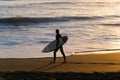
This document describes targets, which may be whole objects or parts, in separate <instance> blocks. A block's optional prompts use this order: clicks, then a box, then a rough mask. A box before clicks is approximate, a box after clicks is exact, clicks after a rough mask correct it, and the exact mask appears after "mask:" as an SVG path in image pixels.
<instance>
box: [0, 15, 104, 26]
mask: <svg viewBox="0 0 120 80" xmlns="http://www.w3.org/2000/svg"><path fill="white" fill-rule="evenodd" d="M100 18H103V17H98V16H93V17H86V16H85V17H78V16H77V17H74V16H73V17H42V18H34V17H11V18H0V23H4V24H13V25H14V24H17V23H20V24H26V23H51V22H67V21H75V20H95V19H100Z"/></svg>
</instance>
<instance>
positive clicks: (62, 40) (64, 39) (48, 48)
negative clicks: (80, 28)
mask: <svg viewBox="0 0 120 80" xmlns="http://www.w3.org/2000/svg"><path fill="white" fill-rule="evenodd" d="M67 40H68V36H62V37H61V38H60V39H59V45H58V47H60V46H61V45H64V44H65V43H66V42H67ZM56 43H57V41H56V40H54V41H52V42H50V43H49V44H48V45H47V46H46V47H45V48H44V49H43V50H42V52H43V53H47V52H51V51H54V50H55V49H56Z"/></svg>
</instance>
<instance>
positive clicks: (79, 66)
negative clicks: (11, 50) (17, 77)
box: [0, 52, 120, 73]
mask: <svg viewBox="0 0 120 80" xmlns="http://www.w3.org/2000/svg"><path fill="white" fill-rule="evenodd" d="M51 61H52V58H37V59H35V58H29V59H0V71H2V72H6V71H10V72H14V71H33V72H35V71H40V72H86V73H92V72H119V71H120V53H119V52H116V53H115V52H112V53H110V54H85V55H71V56H67V63H64V64H63V63H62V62H63V58H57V61H56V63H54V64H53V63H51Z"/></svg>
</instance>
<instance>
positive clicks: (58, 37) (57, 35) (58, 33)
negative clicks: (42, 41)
mask: <svg viewBox="0 0 120 80" xmlns="http://www.w3.org/2000/svg"><path fill="white" fill-rule="evenodd" d="M61 37H62V36H61V34H60V31H59V29H56V41H57V43H56V47H57V48H56V49H55V50H54V52H53V54H54V61H53V63H55V62H56V53H57V51H58V50H59V49H60V51H61V53H62V55H63V58H64V62H63V63H66V56H65V53H64V50H63V45H61V46H60V47H59V44H60V38H61Z"/></svg>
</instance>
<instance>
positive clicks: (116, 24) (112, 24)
mask: <svg viewBox="0 0 120 80" xmlns="http://www.w3.org/2000/svg"><path fill="white" fill-rule="evenodd" d="M101 25H104V26H120V23H108V24H101Z"/></svg>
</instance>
